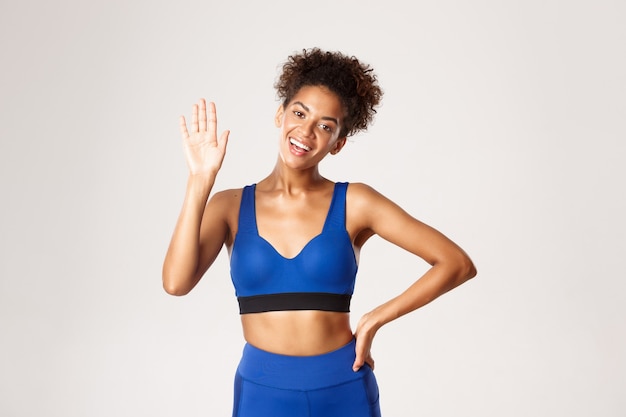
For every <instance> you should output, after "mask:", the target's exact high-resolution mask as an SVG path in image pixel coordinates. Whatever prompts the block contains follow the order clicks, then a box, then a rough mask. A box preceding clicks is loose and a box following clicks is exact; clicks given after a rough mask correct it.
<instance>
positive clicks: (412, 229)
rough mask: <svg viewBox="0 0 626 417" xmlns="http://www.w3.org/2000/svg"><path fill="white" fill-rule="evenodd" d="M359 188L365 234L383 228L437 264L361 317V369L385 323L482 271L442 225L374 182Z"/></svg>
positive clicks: (395, 241)
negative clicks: (441, 229)
mask: <svg viewBox="0 0 626 417" xmlns="http://www.w3.org/2000/svg"><path fill="white" fill-rule="evenodd" d="M355 188H356V190H355V191H356V192H355V193H354V195H355V211H356V212H357V213H363V214H359V215H358V216H359V219H358V221H360V222H362V223H361V224H362V225H363V231H362V232H361V234H362V235H364V236H370V235H373V234H377V235H379V236H380V237H382V238H383V239H385V240H387V241H389V242H391V243H393V244H395V245H397V246H399V247H401V248H403V249H405V250H407V251H409V252H411V253H413V254H414V255H417V256H419V257H420V258H422V259H424V260H425V261H426V262H428V263H429V264H430V265H431V267H430V268H429V269H428V271H426V273H425V274H423V275H422V276H421V277H418V279H417V280H416V281H415V282H414V283H413V284H412V285H410V286H409V287H408V288H407V289H406V290H405V291H403V292H402V293H401V294H399V295H398V296H396V297H394V298H392V299H391V300H389V301H387V302H385V303H383V304H382V305H380V306H378V307H376V308H374V309H373V310H372V311H370V312H369V313H367V314H365V315H364V316H363V317H362V318H361V320H360V321H359V323H358V325H357V328H356V331H355V335H356V336H357V359H356V360H355V365H354V368H355V369H358V368H359V367H360V366H362V364H363V363H364V362H365V361H368V362H370V361H371V356H369V350H370V347H371V343H372V340H373V337H374V335H375V334H376V332H377V331H378V329H380V327H382V326H383V325H385V324H387V323H389V322H391V321H393V320H395V319H397V318H399V317H401V316H403V315H405V314H407V313H410V312H412V311H414V310H416V309H418V308H420V307H422V306H424V305H426V304H428V303H430V302H431V301H433V300H434V299H436V298H437V297H439V296H441V295H443V294H445V293H446V292H448V291H450V290H451V289H453V288H455V287H457V286H459V285H461V284H462V283H464V282H465V281H467V280H469V279H470V278H472V277H474V276H475V275H476V268H475V266H474V264H473V262H472V260H471V259H470V257H469V256H468V255H467V254H466V253H465V251H463V249H461V248H460V247H459V246H458V245H456V244H455V243H454V242H452V241H451V240H450V239H448V238H447V237H446V236H444V235H443V234H442V233H440V232H439V231H437V230H436V229H434V228H432V227H430V226H428V225H426V224H424V223H422V222H420V221H419V220H417V219H415V218H414V217H412V216H411V215H409V214H408V213H407V212H405V211H404V210H403V209H402V208H400V207H399V206H398V205H396V204H395V203H394V202H392V201H390V200H389V199H387V198H385V197H384V196H382V195H380V194H379V193H377V192H376V191H375V190H373V189H371V188H370V187H368V186H365V185H363V184H359V185H358V186H357V187H355ZM359 338H360V339H361V340H359Z"/></svg>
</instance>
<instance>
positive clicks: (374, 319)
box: [366, 259, 476, 331]
mask: <svg viewBox="0 0 626 417" xmlns="http://www.w3.org/2000/svg"><path fill="white" fill-rule="evenodd" d="M475 275H476V269H475V268H474V265H473V264H472V262H471V261H469V259H467V260H465V261H463V262H459V263H449V264H446V263H438V264H435V265H433V266H432V267H431V268H430V269H429V270H428V271H426V273H425V274H424V275H423V276H422V277H421V278H420V279H418V280H417V281H416V282H414V283H413V284H412V285H411V286H410V287H409V288H407V289H406V290H405V291H404V292H403V293H402V294H400V295H398V296H397V297H394V298H393V299H391V300H389V301H387V302H386V303H384V304H382V305H380V306H378V307H376V308H375V309H374V310H372V311H371V312H370V313H368V314H366V316H367V320H366V321H367V324H368V327H370V328H371V329H373V330H374V331H377V330H378V329H379V328H380V327H382V326H383V325H385V324H387V323H389V322H391V321H393V320H395V319H397V318H399V317H402V316H404V315H406V314H408V313H410V312H412V311H415V310H417V309H418V308H420V307H423V306H425V305H426V304H428V303H430V302H431V301H433V300H435V299H436V298H438V297H439V296H441V295H443V294H445V293H446V292H448V291H450V290H452V289H453V288H455V287H457V286H459V285H461V284H462V283H464V282H465V281H467V280H469V279H470V278H472V277H474V276H475Z"/></svg>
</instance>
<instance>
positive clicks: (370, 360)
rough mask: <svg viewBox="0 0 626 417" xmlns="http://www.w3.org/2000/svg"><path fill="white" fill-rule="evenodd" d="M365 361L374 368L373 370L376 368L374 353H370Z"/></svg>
mask: <svg viewBox="0 0 626 417" xmlns="http://www.w3.org/2000/svg"><path fill="white" fill-rule="evenodd" d="M365 363H367V364H368V365H369V366H370V368H372V371H373V370H374V358H372V355H369V356H368V357H367V359H365Z"/></svg>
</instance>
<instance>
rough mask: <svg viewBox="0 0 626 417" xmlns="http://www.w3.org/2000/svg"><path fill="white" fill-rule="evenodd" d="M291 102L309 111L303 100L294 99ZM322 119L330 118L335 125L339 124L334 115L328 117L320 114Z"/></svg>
mask: <svg viewBox="0 0 626 417" xmlns="http://www.w3.org/2000/svg"><path fill="white" fill-rule="evenodd" d="M293 104H294V105H295V104H297V105H299V106H300V107H302V108H303V109H304V110H305V111H311V110H309V108H308V107H307V106H305V105H304V103H303V102H301V101H294V102H293ZM321 119H322V120H330V121H331V122H335V124H336V125H339V121H338V120H337V119H335V118H334V117H329V116H322V117H321Z"/></svg>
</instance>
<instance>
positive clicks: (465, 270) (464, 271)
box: [459, 254, 478, 282]
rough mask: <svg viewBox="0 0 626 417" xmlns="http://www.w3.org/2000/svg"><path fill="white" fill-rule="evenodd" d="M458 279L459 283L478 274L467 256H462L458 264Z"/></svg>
mask: <svg viewBox="0 0 626 417" xmlns="http://www.w3.org/2000/svg"><path fill="white" fill-rule="evenodd" d="M459 264H460V266H459V278H460V280H461V282H465V281H468V280H470V279H472V278H474V277H475V276H476V274H477V273H478V271H477V269H476V265H474V262H472V260H471V259H470V258H469V256H467V255H465V254H464V255H463V257H462V259H461V260H460V262H459Z"/></svg>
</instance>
